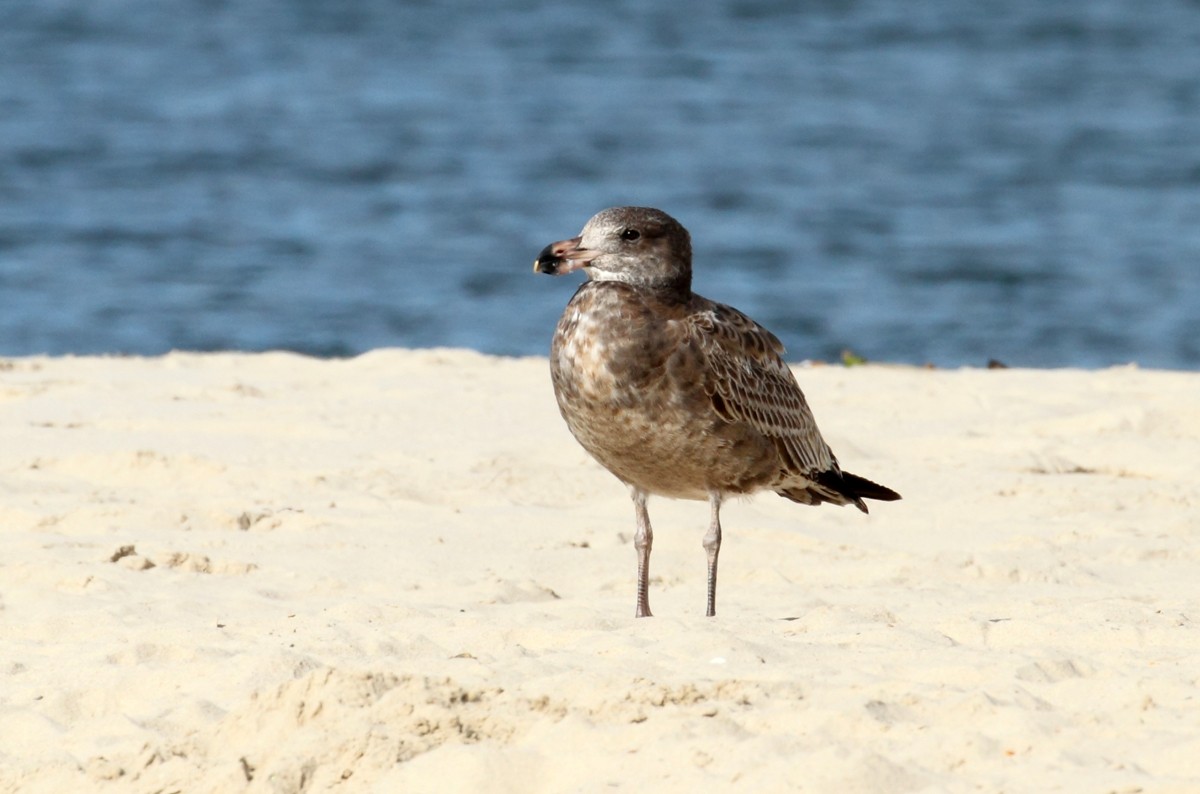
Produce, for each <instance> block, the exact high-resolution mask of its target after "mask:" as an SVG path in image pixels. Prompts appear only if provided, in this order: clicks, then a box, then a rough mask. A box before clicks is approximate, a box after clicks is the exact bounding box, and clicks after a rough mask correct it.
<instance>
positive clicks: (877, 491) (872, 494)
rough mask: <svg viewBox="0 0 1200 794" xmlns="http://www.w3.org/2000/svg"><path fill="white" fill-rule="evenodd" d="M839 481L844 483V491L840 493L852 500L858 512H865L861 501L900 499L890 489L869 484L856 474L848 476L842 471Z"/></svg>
mask: <svg viewBox="0 0 1200 794" xmlns="http://www.w3.org/2000/svg"><path fill="white" fill-rule="evenodd" d="M841 481H842V483H845V489H844V491H842V493H846V491H850V492H851V493H846V495H847V497H851V498H852V499H853V500H854V505H857V506H858V509H859V510H862V511H863V512H864V513H865V512H866V505H864V504H863V499H875V500H876V501H895V500H896V499H899V498H900V494H898V493H896V492H895V491H893V489H892V488H888V487H887V486H881V485H880V483H877V482H871V481H870V480H868V479H866V477H860V476H858V475H857V474H850V473H848V471H842V473H841Z"/></svg>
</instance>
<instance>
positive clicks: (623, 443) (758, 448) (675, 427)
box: [550, 282, 778, 499]
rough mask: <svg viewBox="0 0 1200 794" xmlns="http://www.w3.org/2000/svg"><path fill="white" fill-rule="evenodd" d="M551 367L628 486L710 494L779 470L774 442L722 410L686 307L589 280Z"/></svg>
mask: <svg viewBox="0 0 1200 794" xmlns="http://www.w3.org/2000/svg"><path fill="white" fill-rule="evenodd" d="M550 369H551V377H552V379H553V382H554V392H555V396H556V397H557V398H558V406H559V410H560V411H561V412H562V415H563V418H564V419H565V420H566V422H567V426H568V427H569V428H570V430H571V433H572V434H573V435H574V436H575V438H576V439H577V440H578V441H579V443H580V444H581V445H582V446H583V447H584V449H586V450H587V451H588V452H589V453H591V455H592V456H593V457H594V458H595V459H596V460H597V461H599V462H600V464H601V465H603V466H604V467H605V468H607V469H608V470H609V471H611V472H612V473H613V474H614V475H616V476H617V477H618V478H620V479H621V480H622V481H624V482H626V483H629V484H631V485H634V486H636V487H638V488H641V489H643V490H645V491H647V492H649V493H655V494H660V495H664V496H670V497H675V498H682V499H704V498H706V497H707V495H708V492H709V491H710V490H719V491H722V492H747V491H752V490H756V489H758V488H760V487H763V486H765V485H766V484H767V483H768V482H769V481H770V480H772V479H773V478H775V477H776V476H777V473H778V462H777V460H776V458H775V451H774V448H773V446H772V445H771V444H770V443H769V442H767V441H766V440H765V439H763V438H761V437H760V436H758V435H757V434H754V433H753V432H749V429H748V428H746V427H744V426H738V425H733V424H730V423H728V422H726V421H724V420H722V419H721V417H720V416H719V415H718V414H717V412H716V411H715V410H714V409H713V407H712V403H711V400H710V397H709V391H706V383H705V377H706V371H705V367H704V363H703V359H702V356H701V354H700V350H699V347H698V345H697V344H695V343H694V341H692V340H690V339H689V338H688V335H687V324H686V311H684V310H683V309H682V308H680V309H678V310H674V311H673V310H672V307H663V306H660V305H655V303H654V301H653V299H652V298H648V297H647V296H644V295H641V294H640V293H639V292H638V291H637V290H635V289H633V288H631V287H628V286H627V285H624V284H615V283H609V282H588V283H586V284H584V285H583V286H582V287H581V288H580V289H579V291H578V292H577V293H576V294H575V297H574V298H572V300H571V302H570V303H569V304H568V305H567V308H566V310H565V311H564V312H563V316H562V318H561V319H560V320H559V324H558V328H557V330H556V332H555V335H554V341H553V344H552V345H551V351H550Z"/></svg>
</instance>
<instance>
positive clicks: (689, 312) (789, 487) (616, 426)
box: [533, 207, 900, 618]
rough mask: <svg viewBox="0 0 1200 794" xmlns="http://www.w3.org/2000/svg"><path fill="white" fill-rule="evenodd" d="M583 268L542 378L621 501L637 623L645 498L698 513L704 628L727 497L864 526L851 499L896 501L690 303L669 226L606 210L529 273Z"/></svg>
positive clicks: (683, 241)
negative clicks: (769, 494)
mask: <svg viewBox="0 0 1200 794" xmlns="http://www.w3.org/2000/svg"><path fill="white" fill-rule="evenodd" d="M581 268H582V269H583V271H584V272H585V273H587V275H588V280H587V281H585V282H584V284H583V286H581V287H580V288H579V290H578V291H576V293H575V295H574V297H572V298H571V301H570V302H569V303H568V304H567V308H566V310H565V311H564V312H563V315H562V318H561V319H560V320H559V321H558V328H557V330H555V332H554V341H553V343H552V345H551V347H550V376H551V379H552V380H553V382H554V395H555V397H557V399H558V408H559V411H560V412H562V415H563V419H565V420H566V421H567V427H569V428H570V430H571V433H572V434H573V435H574V436H575V438H576V440H578V441H579V443H580V444H582V445H583V448H584V449H586V450H587V451H588V452H589V453H590V454H591V455H592V457H594V458H595V459H596V460H597V461H599V462H600V465H602V466H604V468H606V469H608V470H609V471H610V472H612V473H613V474H614V475H616V477H617V479H619V480H621V482H623V483H625V484H626V485H627V486H628V487H629V491H630V494H631V495H632V496H633V505H634V510H635V513H636V515H637V532H636V534H635V535H634V539H633V545H634V548H635V549H636V550H637V559H638V572H637V611H636V615H637V617H639V618H640V617H649V616H650V601H649V594H648V587H649V578H650V548H651V545H652V544H653V539H654V535H653V531H652V530H651V529H650V516H649V514H648V513H647V511H646V499H647V497H648V496H649V495H650V494H658V495H660V496H668V497H672V498H675V499H707V500H708V503H709V506H710V509H711V520H710V523H709V526H708V532H707V533H706V534H705V535H704V550H705V552H706V553H707V555H708V609H707V615H708V616H709V617H712V616H713V615H715V614H716V600H717V554H718V552H720V550H721V515H720V514H721V500H722V499H724V498H725V496H727V495H729V494H735V495H736V494H750V493H754V492H755V491H763V490H770V491H774V492H775V493H777V494H779V495H780V496H785V497H787V498H788V499H791V500H792V501H794V502H800V503H801V504H806V505H819V504H821V503H822V502H830V503H831V504H835V505H846V504H853V505H854V506H855V507H857V508H858V509H859V510H862V511H863V512H864V513H865V512H867V506H866V504H865V503H864V502H863V499H878V500H881V501H892V500H894V499H899V498H900V494H898V493H896V492H895V491H893V490H891V489H890V488H885V487H884V486H882V485H877V484H876V483H873V482H871V481H870V480H867V479H864V478H862V477H858V476H856V475H853V474H850V473H848V472H843V471H842V470H841V468H840V467H839V466H838V461H837V458H836V457H834V454H833V451H832V450H830V449H829V445H828V444H826V443H825V441H824V440H823V439H822V438H821V432H820V431H819V430H817V424H816V421H815V420H814V419H813V415H812V411H811V410H809V407H808V402H807V401H806V400H805V399H804V393H803V392H801V391H800V386H799V385H798V384H797V383H796V379H795V377H794V376H793V375H792V371H791V370H790V369H789V368H788V366H787V364H786V363H784V360H783V358H782V355H783V345H782V344H780V342H779V340H778V339H776V338H775V336H774V334H772V333H771V332H770V331H768V330H767V329H765V328H763V327H762V326H761V325H759V324H758V323H756V322H754V320H751V319H750V318H749V317H747V316H746V315H745V314H742V313H741V312H740V311H738V310H737V309H734V308H733V307H731V306H725V305H723V304H720V303H715V302H714V301H710V300H709V299H707V298H704V297H701V296H699V295H697V294H695V293H694V292H692V243H691V238H690V237H689V236H688V232H687V230H686V229H684V228H683V226H681V225H680V224H679V222H678V221H676V220H675V219H674V218H672V217H671V216H669V215H667V214H666V213H665V212H662V211H661V210H656V209H650V208H648V207H613V208H612V209H607V210H604V211H603V212H601V213H599V214H597V215H596V216H595V217H593V218H592V219H591V220H590V221H588V222H587V225H586V226H584V227H583V231H582V232H581V233H580V235H579V236H578V237H573V238H571V239H570V240H562V241H560V242H557V243H551V244H550V245H548V246H546V247H545V248H544V249H542V252H541V253H540V254H538V258H537V260H535V262H534V265H533V269H534V271H535V272H541V273H549V274H551V275H561V274H563V273H570V272H572V271H575V270H579V269H581Z"/></svg>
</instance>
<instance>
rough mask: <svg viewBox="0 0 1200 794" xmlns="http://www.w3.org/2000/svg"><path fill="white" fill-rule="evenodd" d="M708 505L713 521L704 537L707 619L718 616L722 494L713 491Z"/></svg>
mask: <svg viewBox="0 0 1200 794" xmlns="http://www.w3.org/2000/svg"><path fill="white" fill-rule="evenodd" d="M708 504H709V507H711V508H712V520H711V521H710V522H709V524H708V532H706V533H705V535H704V551H705V552H707V553H708V611H707V612H706V613H705V615H706V616H707V617H710V618H711V617H715V616H716V614H717V554H719V553H720V551H721V494H720V493H719V492H717V491H711V492H709V494H708Z"/></svg>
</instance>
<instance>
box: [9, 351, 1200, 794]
mask: <svg viewBox="0 0 1200 794" xmlns="http://www.w3.org/2000/svg"><path fill="white" fill-rule="evenodd" d="M795 370H796V373H797V376H798V379H799V381H800V383H801V385H802V386H803V388H804V389H805V391H806V393H807V395H808V398H809V401H810V403H811V405H812V406H813V410H814V412H815V413H816V416H817V419H818V421H819V422H820V425H821V428H822V431H823V433H824V435H825V437H826V439H827V440H828V441H829V443H830V445H831V446H832V447H833V448H834V449H835V450H836V451H837V453H838V456H839V458H840V459H841V461H842V463H843V465H844V466H845V468H846V469H848V470H850V471H853V472H855V473H858V474H861V475H863V476H866V477H869V478H871V479H873V480H877V481H878V482H881V483H885V484H887V485H889V486H892V487H893V488H895V489H896V490H898V491H900V492H901V493H902V494H903V495H904V501H901V502H896V503H890V504H878V503H876V504H872V505H871V514H870V515H869V516H864V515H862V514H860V513H859V512H858V511H856V510H853V509H846V508H834V507H829V506H825V507H821V508H810V507H804V506H800V505H796V504H793V503H791V502H788V501H786V500H784V499H780V498H778V497H776V496H774V495H771V494H764V495H759V496H757V497H755V498H754V499H753V500H738V501H730V502H729V503H727V505H726V507H725V510H724V512H723V514H722V518H723V522H724V527H725V542H724V546H723V547H722V552H721V588H720V593H719V606H718V615H717V617H716V618H713V619H706V618H705V617H704V616H703V613H704V589H705V582H704V573H705V568H704V564H705V560H704V552H703V550H702V549H701V546H700V541H701V537H702V535H703V533H704V529H705V527H706V524H707V519H708V513H707V507H706V505H705V504H703V503H701V502H672V501H668V500H655V501H654V502H653V503H652V505H651V510H652V515H653V519H654V526H655V548H654V557H653V567H652V580H651V588H652V598H653V605H654V610H655V614H656V617H654V618H652V619H644V620H634V618H633V610H634V574H635V558H634V551H633V548H632V544H631V536H632V534H633V528H634V527H633V510H632V507H631V505H630V502H629V498H628V496H627V494H626V492H625V489H624V488H623V487H622V486H621V485H620V484H619V483H618V482H617V481H616V480H615V479H614V478H613V477H612V476H611V475H609V474H608V473H607V472H605V471H604V470H603V469H601V468H600V467H599V466H598V465H597V464H596V463H594V462H593V461H592V460H591V459H590V458H588V457H587V455H586V454H585V453H584V452H583V451H582V450H581V449H580V448H579V447H578V446H577V445H576V443H575V442H574V440H573V439H572V438H571V437H570V435H569V433H568V432H567V429H566V427H565V426H564V424H563V422H562V420H561V419H560V417H559V416H558V411H557V408H556V407H555V404H554V398H553V394H552V392H551V387H550V382H549V377H548V373H547V365H546V361H545V359H537V358H529V359H506V358H492V357H485V356H482V355H479V354H475V353H471V352H467V351H458V350H424V351H406V350H379V351H376V352H372V353H368V354H366V355H363V356H359V357H357V358H354V359H348V360H318V359H312V358H305V357H301V356H297V355H292V354H284V353H271V354H256V355H244V354H211V355H209V354H204V355H202V354H172V355H168V356H165V357H161V358H19V359H7V360H0V632H2V638H3V639H2V641H0V674H2V676H3V679H2V680H3V685H2V687H0V791H3V792H22V794H26V793H27V792H68V791H70V792H78V791H98V792H108V791H114V792H116V791H122V792H124V791H130V792H174V791H178V792H229V791H248V792H321V791H343V792H352V791H379V792H392V791H395V792H399V791H404V792H447V791H464V792H472V791H489V792H531V791H536V792H567V791H582V792H592V791H614V790H617V791H656V792H696V791H721V790H734V789H736V790H744V791H755V792H758V791H789V790H794V791H810V792H871V793H878V792H980V791H981V792H1035V791H1037V792H1045V791H1066V792H1195V791H1200V686H1198V685H1200V477H1198V476H1197V475H1198V474H1200V463H1198V462H1200V374H1196V373H1180V372H1163V371H1147V370H1142V369H1139V368H1137V367H1135V366H1127V367H1118V368H1112V369H1106V370H1099V371H1083V370H1041V371H1034V370H983V369H964V370H952V371H939V370H929V369H919V368H908V367H892V366H881V365H867V366H860V367H851V368H845V367H841V366H805V365H796V366H795Z"/></svg>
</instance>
